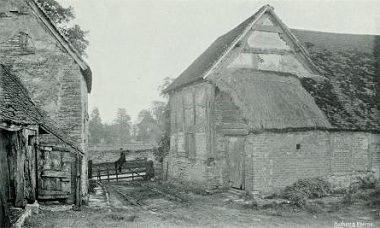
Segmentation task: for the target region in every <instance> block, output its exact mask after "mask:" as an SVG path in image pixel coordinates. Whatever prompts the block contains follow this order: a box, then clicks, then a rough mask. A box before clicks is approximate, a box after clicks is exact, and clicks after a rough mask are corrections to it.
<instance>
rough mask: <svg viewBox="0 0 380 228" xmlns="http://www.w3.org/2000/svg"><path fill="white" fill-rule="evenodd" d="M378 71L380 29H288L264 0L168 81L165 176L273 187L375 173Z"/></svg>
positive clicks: (379, 152) (212, 184) (379, 145)
mask: <svg viewBox="0 0 380 228" xmlns="http://www.w3.org/2000/svg"><path fill="white" fill-rule="evenodd" d="M379 78H380V36H374V35H351V34H333V33H324V32H313V31H304V30H296V29H289V28H288V27H287V26H286V25H285V24H284V23H283V22H282V21H281V20H280V18H278V16H277V15H276V14H275V13H274V9H273V7H271V6H269V5H266V6H263V7H262V8H260V9H259V11H258V12H257V13H255V14H254V15H253V16H251V17H250V18H248V19H247V20H245V21H244V22H242V23H241V24H239V25H238V26H237V27H236V28H234V29H232V30H231V31H229V32H228V33H226V34H225V35H223V36H221V37H219V38H218V39H217V40H216V41H215V42H214V43H213V44H212V45H211V46H210V47H209V48H208V49H207V50H206V51H205V52H203V53H202V54H201V55H200V56H199V57H198V58H197V59H196V60H195V61H194V62H193V63H192V64H191V65H190V66H189V67H188V68H187V69H186V70H185V71H184V72H183V73H182V74H181V75H180V76H179V77H178V78H177V79H176V80H175V81H174V82H173V83H172V84H171V85H169V86H168V87H167V88H166V90H165V92H166V93H168V94H169V95H170V100H169V105H170V118H171V120H170V123H171V140H170V152H169V155H168V156H167V157H166V158H165V160H164V172H166V173H165V174H164V176H166V177H167V178H168V179H176V180H180V181H183V182H189V183H192V184H197V185H199V186H202V187H205V188H217V187H218V188H219V187H233V188H238V189H245V190H246V191H255V192H257V191H258V192H271V191H276V190H278V189H281V188H283V187H285V186H286V185H289V184H292V183H293V182H295V181H296V180H297V179H300V178H310V177H316V176H328V175H347V174H352V173H360V172H364V173H366V172H375V173H377V174H378V173H379V165H380V131H379V130H380V118H379V92H378V91H380V88H379V85H380V83H379Z"/></svg>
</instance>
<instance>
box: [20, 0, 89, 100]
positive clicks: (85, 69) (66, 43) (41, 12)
mask: <svg viewBox="0 0 380 228" xmlns="http://www.w3.org/2000/svg"><path fill="white" fill-rule="evenodd" d="M27 3H28V4H29V6H30V7H31V8H32V9H33V10H34V11H35V12H36V13H37V16H38V17H39V19H40V20H41V21H42V22H43V24H44V25H45V26H46V27H47V28H48V29H49V30H50V32H51V33H52V34H53V36H54V37H55V38H56V39H57V40H58V42H59V43H60V44H61V45H62V46H63V47H64V48H65V50H66V51H67V52H68V53H69V54H70V55H71V56H72V57H73V59H74V60H75V62H76V63H77V64H78V65H79V67H80V68H81V71H82V74H83V76H84V78H85V79H86V83H87V90H88V93H90V92H91V89H92V83H91V81H92V72H91V69H90V66H89V65H88V64H87V63H86V62H85V61H84V60H83V59H82V57H81V55H80V54H79V52H78V50H77V49H76V48H75V47H74V46H73V45H72V44H71V43H70V41H69V40H68V39H67V38H66V37H65V36H64V35H63V34H62V33H61V32H60V31H59V29H58V28H57V26H56V25H55V24H54V23H53V22H52V19H51V18H50V17H49V16H48V15H47V13H46V12H45V10H44V9H43V8H42V7H41V6H40V5H39V4H38V3H37V1H36V0H28V1H27Z"/></svg>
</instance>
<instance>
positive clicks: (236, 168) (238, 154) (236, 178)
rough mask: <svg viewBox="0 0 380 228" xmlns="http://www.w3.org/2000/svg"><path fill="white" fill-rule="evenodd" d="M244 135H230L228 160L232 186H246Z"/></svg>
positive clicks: (241, 187) (240, 187)
mask: <svg viewBox="0 0 380 228" xmlns="http://www.w3.org/2000/svg"><path fill="white" fill-rule="evenodd" d="M244 158H245V156H244V137H228V162H229V167H230V170H229V178H230V184H231V187H234V188H239V189H243V188H244Z"/></svg>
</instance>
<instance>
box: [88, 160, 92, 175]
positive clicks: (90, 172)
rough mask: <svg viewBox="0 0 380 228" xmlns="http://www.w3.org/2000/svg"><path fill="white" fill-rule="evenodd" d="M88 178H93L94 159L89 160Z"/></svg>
mask: <svg viewBox="0 0 380 228" xmlns="http://www.w3.org/2000/svg"><path fill="white" fill-rule="evenodd" d="M88 179H92V160H89V161H88Z"/></svg>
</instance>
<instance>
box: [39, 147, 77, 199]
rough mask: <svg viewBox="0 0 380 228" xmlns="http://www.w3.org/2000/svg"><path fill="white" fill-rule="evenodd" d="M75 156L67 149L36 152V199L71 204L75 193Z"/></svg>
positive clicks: (53, 148) (47, 148)
mask: <svg viewBox="0 0 380 228" xmlns="http://www.w3.org/2000/svg"><path fill="white" fill-rule="evenodd" d="M76 178H77V168H76V155H75V154H72V153H70V151H69V150H68V149H67V148H60V147H41V148H40V150H39V151H38V182H37V183H38V199H43V200H48V199H56V200H65V201H66V202H67V203H73V202H74V200H75V193H76V192H75V191H76Z"/></svg>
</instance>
